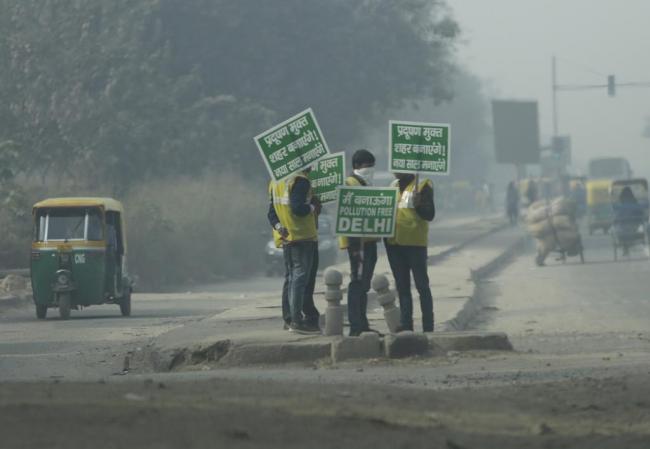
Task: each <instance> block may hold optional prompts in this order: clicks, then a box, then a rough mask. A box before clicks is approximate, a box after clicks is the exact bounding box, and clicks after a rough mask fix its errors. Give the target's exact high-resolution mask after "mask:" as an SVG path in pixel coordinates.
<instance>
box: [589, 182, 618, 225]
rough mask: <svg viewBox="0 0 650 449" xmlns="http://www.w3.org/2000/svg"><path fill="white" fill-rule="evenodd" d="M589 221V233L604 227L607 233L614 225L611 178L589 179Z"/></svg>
mask: <svg viewBox="0 0 650 449" xmlns="http://www.w3.org/2000/svg"><path fill="white" fill-rule="evenodd" d="M585 187H586V190H587V222H588V224H589V235H591V234H593V233H594V231H595V230H596V229H602V230H603V232H604V233H605V234H606V233H608V232H609V228H611V227H612V221H613V220H614V216H613V212H612V205H611V198H610V189H611V187H612V181H611V180H609V179H598V180H591V181H587V184H586V186H585Z"/></svg>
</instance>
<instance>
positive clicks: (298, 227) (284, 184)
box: [269, 174, 318, 248]
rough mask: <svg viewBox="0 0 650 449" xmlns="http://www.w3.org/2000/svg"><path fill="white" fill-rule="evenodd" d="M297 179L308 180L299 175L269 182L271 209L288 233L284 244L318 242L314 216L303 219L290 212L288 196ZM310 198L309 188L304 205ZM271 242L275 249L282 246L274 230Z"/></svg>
mask: <svg viewBox="0 0 650 449" xmlns="http://www.w3.org/2000/svg"><path fill="white" fill-rule="evenodd" d="M298 178H304V179H307V180H309V178H308V177H307V176H306V175H303V174H299V175H296V176H294V177H292V178H290V179H288V180H287V181H280V182H275V181H271V183H270V184H269V196H270V197H271V199H272V200H273V208H274V209H275V213H276V214H277V216H278V219H279V220H280V224H281V225H282V226H283V227H284V228H286V229H287V231H289V236H288V237H287V239H286V242H297V241H303V240H307V241H309V240H311V241H315V240H318V230H317V228H316V215H315V214H314V212H310V213H308V214H307V215H305V216H304V217H299V216H297V215H295V214H294V213H293V212H291V205H290V201H289V194H290V193H291V189H293V185H294V184H295V182H296V179H298ZM311 196H312V193H311V188H310V189H309V193H308V195H307V203H306V204H309V203H310V202H311ZM273 240H274V241H275V246H276V247H278V248H280V247H281V246H282V244H283V241H282V239H281V238H280V233H279V232H278V231H276V230H275V229H274V230H273Z"/></svg>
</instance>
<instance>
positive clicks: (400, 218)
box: [385, 173, 436, 332]
mask: <svg viewBox="0 0 650 449" xmlns="http://www.w3.org/2000/svg"><path fill="white" fill-rule="evenodd" d="M395 177H396V178H397V179H396V180H395V181H394V182H393V184H392V185H393V186H397V187H399V193H400V199H399V203H398V206H397V220H396V226H395V236H394V237H392V238H389V239H386V240H385V244H386V253H387V255H388V263H389V264H390V268H391V271H392V272H393V277H394V278H395V286H396V288H397V295H398V296H399V305H400V310H401V325H400V330H411V331H412V330H413V297H412V295H411V273H412V274H413V280H414V281H415V288H416V290H417V291H418V294H419V296H420V308H421V310H422V330H423V331H424V332H433V321H434V320H433V297H432V296H431V288H430V287H429V275H428V273H427V246H428V240H429V222H430V221H432V220H433V219H434V217H435V215H436V209H435V205H434V201H433V183H432V182H431V181H430V180H428V179H427V180H425V181H423V182H421V183H419V185H416V177H415V175H412V174H407V173H395Z"/></svg>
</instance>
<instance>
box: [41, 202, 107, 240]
mask: <svg viewBox="0 0 650 449" xmlns="http://www.w3.org/2000/svg"><path fill="white" fill-rule="evenodd" d="M34 231H35V232H34V238H35V240H36V241H40V242H47V241H57V240H63V241H69V240H95V241H98V240H103V235H104V233H103V226H102V215H101V211H100V210H99V208H52V209H41V210H39V211H37V213H36V223H35V229H34Z"/></svg>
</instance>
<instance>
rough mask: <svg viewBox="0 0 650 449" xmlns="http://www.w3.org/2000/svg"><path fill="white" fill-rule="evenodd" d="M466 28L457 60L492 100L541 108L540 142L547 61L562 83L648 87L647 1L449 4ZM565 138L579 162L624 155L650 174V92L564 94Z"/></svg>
mask: <svg viewBox="0 0 650 449" xmlns="http://www.w3.org/2000/svg"><path fill="white" fill-rule="evenodd" d="M448 3H449V5H450V6H451V7H452V9H453V11H454V13H455V16H456V19H457V20H458V21H459V22H460V25H461V27H462V29H463V43H462V44H461V45H460V47H459V57H460V59H461V60H462V61H463V62H464V63H465V65H466V66H468V67H469V68H470V69H471V71H473V72H474V73H476V74H477V75H478V76H479V77H481V78H482V79H483V80H484V81H485V82H486V85H487V86H488V92H489V93H490V94H491V95H494V96H496V97H501V98H513V99H536V100H538V101H539V109H540V127H541V135H542V143H543V144H546V143H547V142H548V140H549V136H550V135H551V134H552V121H551V110H552V107H551V57H552V55H556V56H557V58H558V80H559V82H560V83H561V84H604V83H606V76H607V75H608V74H614V75H616V80H617V82H632V81H647V82H650V0H448ZM558 100H559V129H560V134H570V135H571V138H572V143H573V155H574V163H575V165H576V166H577V167H578V168H584V167H585V164H586V161H587V160H588V158H590V157H593V156H603V155H615V154H620V155H623V156H626V157H627V158H628V159H629V160H630V163H631V164H632V167H633V170H634V171H635V173H636V174H639V175H643V176H650V139H647V138H644V137H642V132H643V129H644V126H645V119H646V117H648V116H650V88H624V87H621V88H619V89H617V95H616V97H614V98H610V97H608V96H607V92H606V89H604V88H603V89H602V90H593V91H584V92H560V93H559V96H558Z"/></svg>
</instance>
